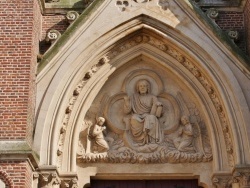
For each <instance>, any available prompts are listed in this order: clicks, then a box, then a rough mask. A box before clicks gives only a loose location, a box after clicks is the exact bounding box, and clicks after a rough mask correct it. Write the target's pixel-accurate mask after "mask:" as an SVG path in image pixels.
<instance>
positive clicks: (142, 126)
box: [124, 80, 162, 145]
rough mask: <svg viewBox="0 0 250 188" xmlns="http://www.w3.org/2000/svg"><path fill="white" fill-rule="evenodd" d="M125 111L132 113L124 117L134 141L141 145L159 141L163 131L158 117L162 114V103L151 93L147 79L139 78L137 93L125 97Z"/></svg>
mask: <svg viewBox="0 0 250 188" xmlns="http://www.w3.org/2000/svg"><path fill="white" fill-rule="evenodd" d="M124 101H125V103H124V111H125V113H126V114H129V113H132V115H131V117H130V118H129V119H128V117H126V118H124V122H125V123H126V127H130V129H131V133H132V135H133V139H134V141H136V142H137V143H139V144H140V145H145V144H149V143H159V142H160V141H161V140H162V131H161V128H160V125H159V120H158V118H159V117H160V116H161V115H162V103H161V102H159V101H158V99H157V97H156V96H154V95H152V94H150V84H149V82H148V81H147V80H139V81H138V83H137V84H136V93H134V94H133V95H132V96H131V97H128V96H125V97H124Z"/></svg>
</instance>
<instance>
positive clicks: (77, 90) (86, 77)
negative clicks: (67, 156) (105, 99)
mask: <svg viewBox="0 0 250 188" xmlns="http://www.w3.org/2000/svg"><path fill="white" fill-rule="evenodd" d="M108 61H109V60H108V58H107V57H103V58H101V59H100V60H99V62H98V63H97V64H95V65H93V66H92V67H91V69H90V70H89V71H87V72H86V74H85V75H84V77H83V78H82V80H81V81H80V82H79V83H78V84H77V86H76V88H75V89H74V91H73V92H72V97H71V98H70V100H69V104H68V106H67V108H66V109H65V115H64V118H63V121H62V125H61V128H60V135H59V140H58V149H57V156H58V157H57V164H58V166H59V167H60V166H61V162H62V154H63V146H64V140H65V134H66V129H67V126H68V121H69V117H70V115H71V109H72V108H73V106H74V104H75V101H76V99H77V97H78V96H79V94H80V92H81V91H82V89H83V87H84V85H85V84H86V83H87V82H88V80H89V79H90V78H91V76H92V75H93V74H94V73H96V72H97V71H98V70H99V69H100V68H101V67H102V66H103V65H104V64H105V63H107V62H108ZM79 147H81V144H79ZM82 149H83V148H82ZM81 152H83V151H82V150H81Z"/></svg>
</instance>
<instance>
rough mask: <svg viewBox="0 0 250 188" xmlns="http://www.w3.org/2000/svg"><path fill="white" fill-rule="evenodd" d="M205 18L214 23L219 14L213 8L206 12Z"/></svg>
mask: <svg viewBox="0 0 250 188" xmlns="http://www.w3.org/2000/svg"><path fill="white" fill-rule="evenodd" d="M207 16H208V17H209V18H211V19H212V20H213V22H214V23H215V20H216V19H217V18H218V16H219V12H218V10H217V9H215V8H210V9H208V10H207Z"/></svg>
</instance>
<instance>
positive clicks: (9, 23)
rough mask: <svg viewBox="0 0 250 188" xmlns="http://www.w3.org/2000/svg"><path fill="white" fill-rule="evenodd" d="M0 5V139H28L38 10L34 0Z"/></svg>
mask: <svg viewBox="0 0 250 188" xmlns="http://www.w3.org/2000/svg"><path fill="white" fill-rule="evenodd" d="M0 6H1V7H2V8H1V9H0V28H1V29H0V51H1V53H0V62H1V63H0V139H6V140H11V139H15V140H21V139H22V140H23V139H26V140H28V141H29V142H31V138H32V137H31V134H32V125H33V117H34V90H35V87H34V80H35V69H36V56H37V53H38V44H39V41H38V38H39V30H40V29H41V27H40V24H39V22H40V18H39V17H41V15H39V14H40V13H39V10H40V9H39V6H38V2H37V0H1V1H0Z"/></svg>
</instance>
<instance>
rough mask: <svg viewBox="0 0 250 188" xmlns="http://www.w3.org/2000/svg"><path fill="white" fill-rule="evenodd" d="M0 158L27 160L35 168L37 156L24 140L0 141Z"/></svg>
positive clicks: (37, 160)
mask: <svg viewBox="0 0 250 188" xmlns="http://www.w3.org/2000/svg"><path fill="white" fill-rule="evenodd" d="M0 156H1V157H0V159H1V160H28V161H29V162H30V163H31V166H32V167H33V168H37V166H38V163H39V157H38V156H37V155H36V154H35V152H34V151H33V150H32V149H31V147H30V146H29V144H28V143H27V142H26V141H3V140H2V141H0Z"/></svg>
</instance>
